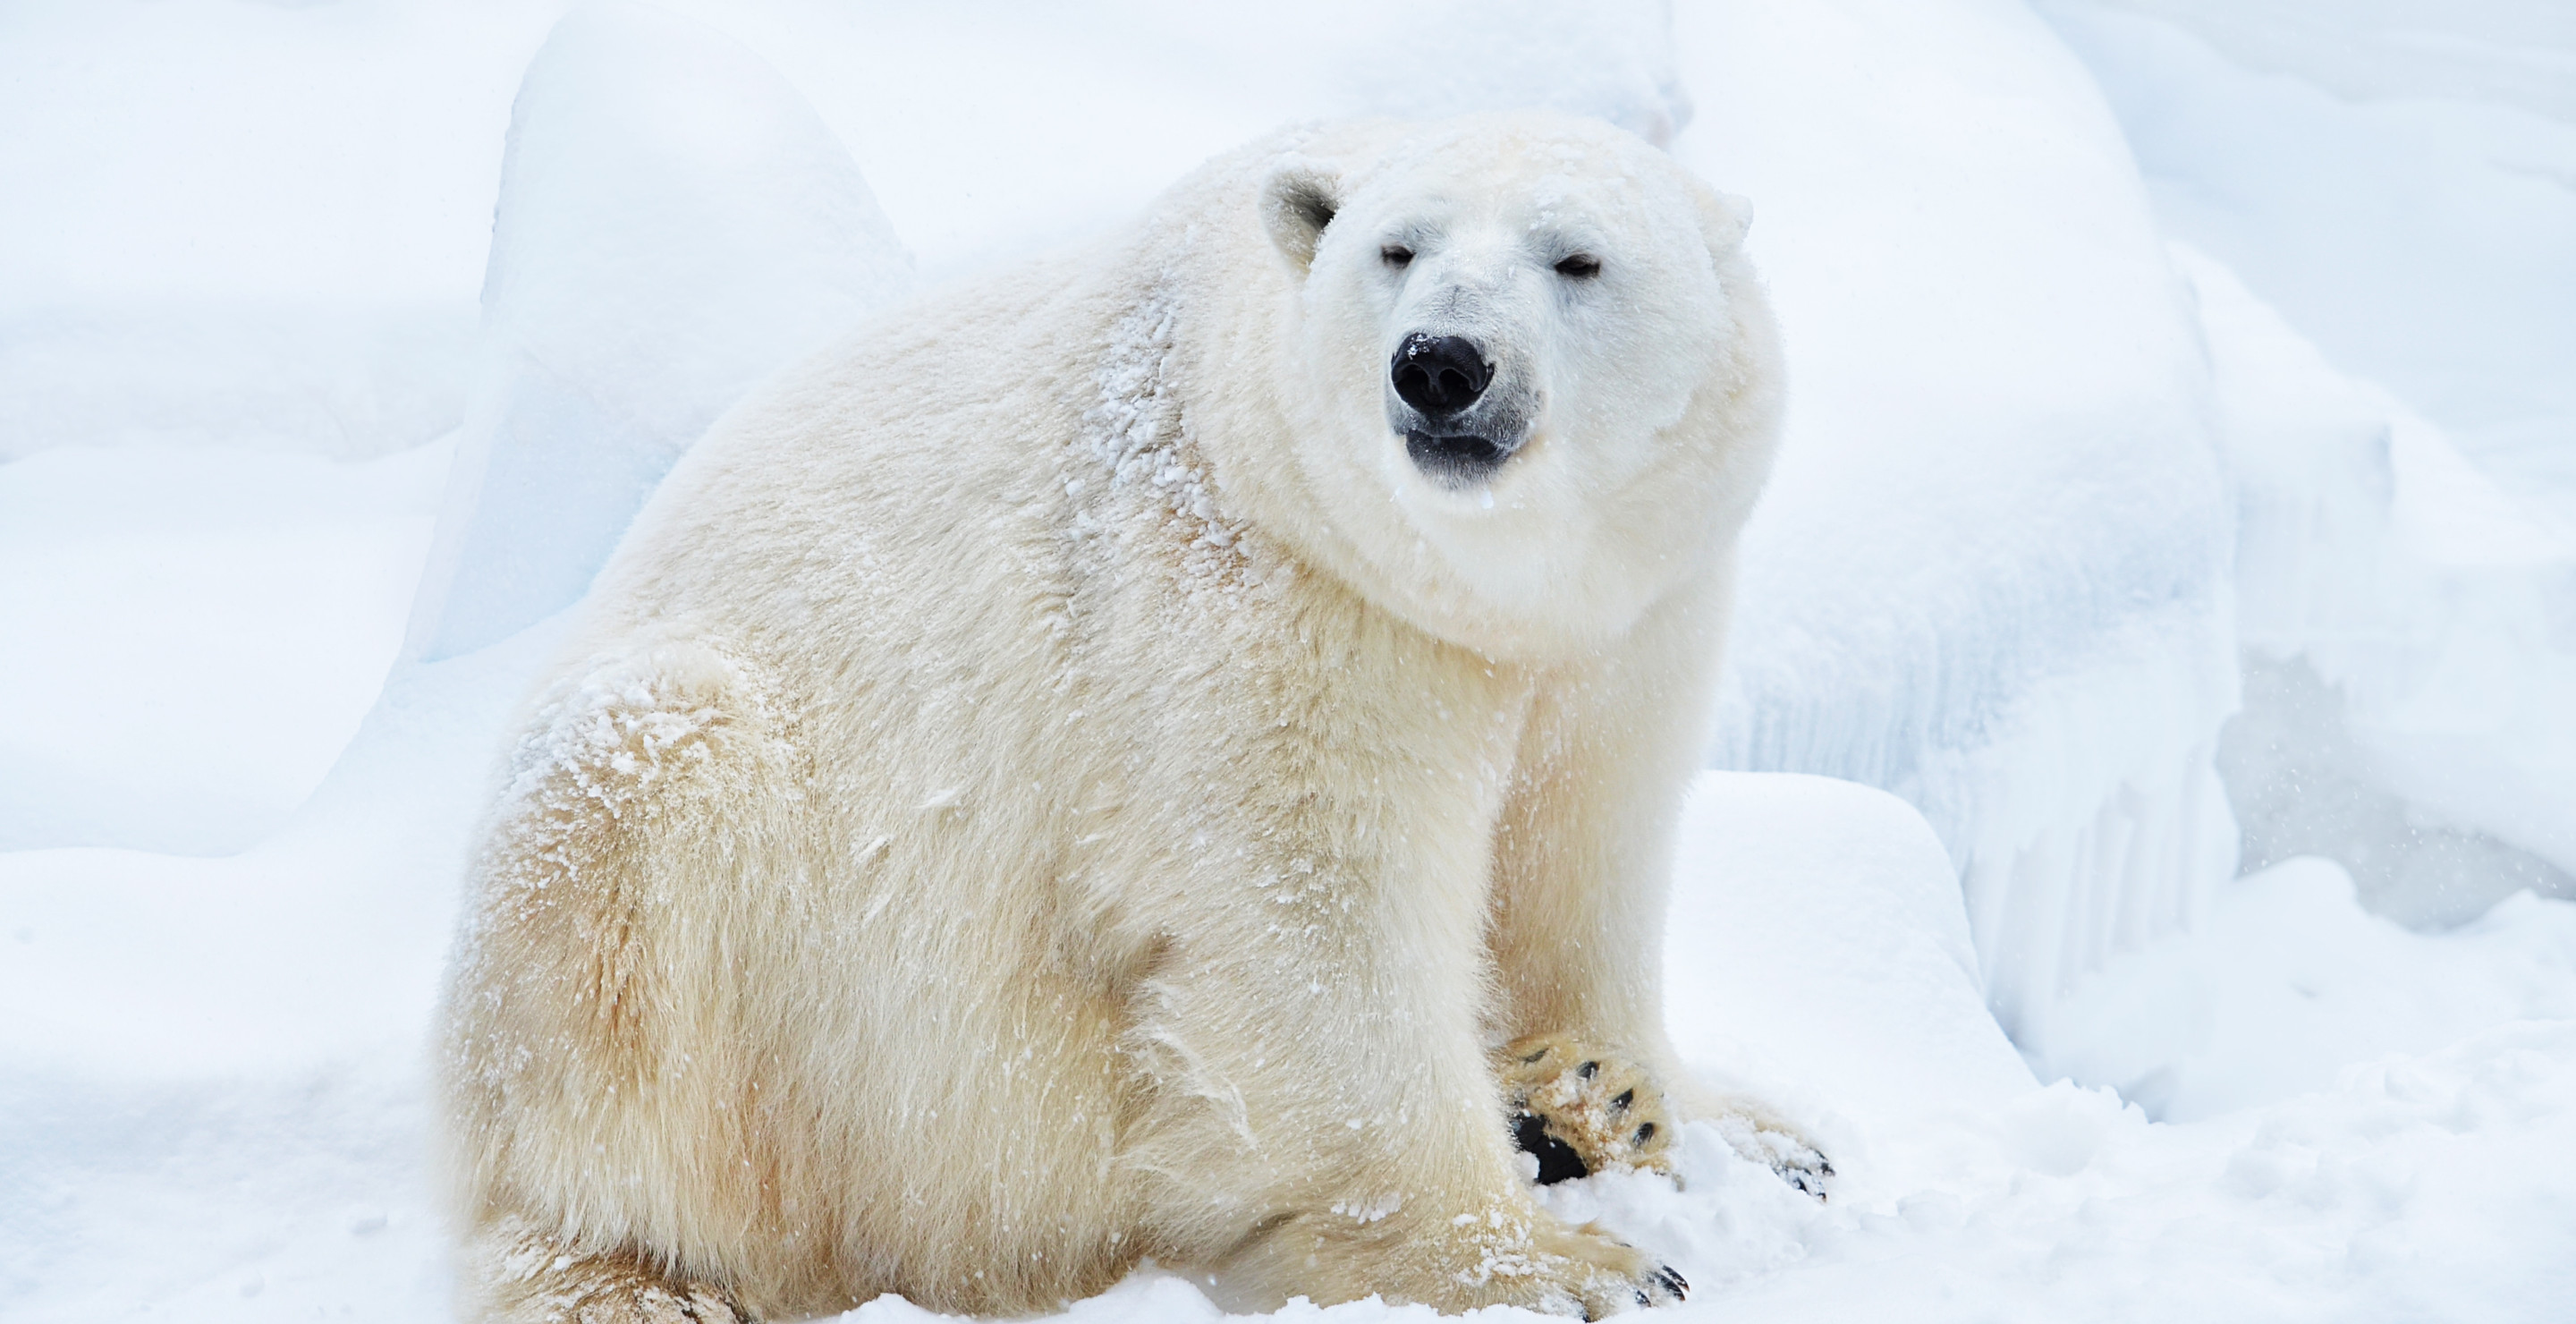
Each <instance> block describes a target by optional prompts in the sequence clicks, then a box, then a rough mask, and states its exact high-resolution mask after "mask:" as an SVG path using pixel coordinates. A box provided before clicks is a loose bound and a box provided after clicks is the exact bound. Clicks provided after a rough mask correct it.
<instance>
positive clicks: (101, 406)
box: [0, 0, 550, 460]
mask: <svg viewBox="0 0 2576 1324" xmlns="http://www.w3.org/2000/svg"><path fill="white" fill-rule="evenodd" d="M549 20H550V15H548V14H547V13H545V12H544V6H538V5H529V4H525V3H520V0H434V2H423V0H352V2H350V3H344V4H340V5H335V6H333V7H331V9H330V11H329V12H327V13H318V14H317V13H313V12H303V11H299V10H298V9H296V8H294V7H285V6H243V5H240V4H236V3H230V2H229V0H167V2H160V0H155V2H153V3H138V2H137V0H21V2H20V3H13V4H10V5H8V6H7V7H6V9H5V11H0V124H6V125H9V126H11V131H10V132H7V133H0V198H6V199H8V200H9V203H8V205H7V206H0V460H5V459H14V458H16V457H19V456H23V455H28V454H33V453H34V452H36V451H38V450H41V449H45V448H48V447H53V446H97V445H126V444H153V445H189V446H198V445H213V446H234V447H243V448H249V449H262V450H276V451H293V452H300V453H306V454H317V455H327V456H330V457H332V458H336V459H367V458H374V457H377V456H382V455H387V454H391V453H393V452H395V451H400V450H406V449H409V448H411V447H413V446H416V445H419V444H422V443H424V442H427V441H430V440H433V439H435V438H437V437H439V436H441V435H443V434H444V433H446V432H448V431H449V430H451V429H453V428H454V427H455V426H456V425H457V423H458V422H459V421H460V420H461V419H462V418H463V415H464V401H465V373H464V369H465V367H466V364H467V362H468V360H469V356H470V353H471V349H472V345H473V332H474V309H473V299H474V289H475V283H476V281H477V280H478V279H479V278H480V275H481V272H482V267H483V256H484V247H485V240H486V238H487V236H488V234H489V232H490V227H491V215H492V190H493V185H494V183H495V181H496V180H497V179H498V178H499V175H500V165H501V131H502V129H503V127H504V126H505V125H506V124H507V122H508V117H509V100H508V98H509V89H510V88H511V86H512V85H513V84H514V83H515V82H516V80H517V78H518V75H519V72H520V70H521V69H523V68H525V67H526V65H527V61H528V54H529V52H531V51H533V50H534V49H535V48H536V45H537V42H538V40H539V39H540V38H541V37H542V36H543V35H544V32H545V27H546V24H547V22H548V21H549Z"/></svg>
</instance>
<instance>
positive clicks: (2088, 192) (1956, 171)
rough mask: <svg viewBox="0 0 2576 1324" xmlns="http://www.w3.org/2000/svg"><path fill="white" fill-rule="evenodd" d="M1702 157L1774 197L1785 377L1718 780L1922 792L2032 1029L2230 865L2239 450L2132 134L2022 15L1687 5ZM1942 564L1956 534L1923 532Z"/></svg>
mask: <svg viewBox="0 0 2576 1324" xmlns="http://www.w3.org/2000/svg"><path fill="white" fill-rule="evenodd" d="M1676 44H1677V46H1678V48H1679V50H1680V52H1681V55H1682V60H1683V69H1684V73H1685V77H1686V79H1687V81H1688V83H1689V85H1690V86H1691V87H1692V88H1693V89H1694V92H1695V95H1696V96H1697V97H1698V98H1699V105H1700V118H1699V120H1698V122H1697V123H1696V125H1695V126H1694V127H1693V128H1692V129H1690V130H1689V131H1688V132H1686V133H1685V134H1684V135H1683V137H1682V139H1681V140H1680V142H1679V143H1678V145H1677V149H1676V150H1677V151H1678V152H1679V153H1680V155H1681V156H1682V158H1683V159H1684V160H1686V161H1689V162H1691V163H1692V164H1693V165H1696V166H1698V167H1699V168H1700V169H1701V170H1702V172H1703V173H1704V174H1706V175H1707V176H1708V177H1709V178H1711V179H1715V180H1719V181H1723V182H1724V184H1725V186H1726V187H1727V188H1730V189H1733V190H1736V191H1739V192H1742V193H1745V194H1747V195H1749V196H1751V197H1752V198H1753V199H1754V206H1755V220H1754V223H1753V228H1752V232H1751V238H1750V246H1751V248H1752V250H1753V256H1754V258H1755V260H1756V261H1757V262H1759V263H1760V265H1761V268H1762V270H1763V272H1764V274H1765V276H1766V277H1767V278H1768V279H1769V281H1770V283H1771V286H1772V290H1773V293H1774V296H1775V298H1776V300H1777V302H1778V305H1779V309H1780V319H1781V324H1782V328H1783V334H1784V335H1785V336H1786V338H1787V341H1788V351H1789V363H1790V368H1791V372H1792V374H1793V379H1792V385H1791V391H1790V407H1789V420H1788V429H1787V434H1786V436H1785V437H1784V439H1783V442H1782V447H1781V458H1780V462H1779V466H1778V468H1777V470H1776V471H1775V473H1774V476H1773V478H1772V483H1771V487H1770V489H1769V491H1768V492H1767V493H1766V494H1765V495H1764V498H1763V502H1762V505H1761V507H1760V509H1759V510H1758V511H1757V512H1756V514H1755V516H1754V520H1753V524H1752V526H1751V527H1750V528H1749V529H1748V531H1747V533H1746V537H1745V550H1744V569H1743V586H1742V591H1741V601H1740V604H1739V606H1738V609H1737V616H1736V626H1735V635H1734V643H1733V649H1732V656H1731V660H1730V671H1729V680H1728V691H1727V694H1726V696H1725V699H1724V708H1723V718H1722V734H1721V736H1720V738H1719V743H1718V746H1717V748H1716V749H1715V750H1714V751H1713V759H1714V761H1715V762H1716V763H1717V764H1718V765H1719V766H1722V767H1734V768H1746V769H1759V770H1780V771H1793V772H1812V773H1823V774H1827V775H1831V776H1836V777H1843V778H1847V779H1850V780H1854V781H1861V782H1866V783H1869V784H1871V785H1874V786H1880V787H1884V788H1886V789H1889V790H1893V791H1895V792H1897V793H1898V794H1900V795H1903V796H1904V797H1905V798H1907V799H1908V800H1910V801H1912V802H1913V803H1914V804H1915V805H1917V806H1918V807H1920V808H1921V809H1922V810H1923V811H1924V813H1925V815H1926V816H1927V817H1929V818H1930V819H1931V821H1932V823H1933V826H1934V827H1935V828H1936V829H1937V830H1938V831H1939V832H1940V834H1941V837H1942V840H1943V842H1944V843H1945V844H1946V845H1947V846H1948V847H1949V849H1950V852H1951V855H1952V858H1953V859H1954V860H1955V861H1956V863H1957V864H1958V865H1959V867H1960V871H1961V873H1962V875H1963V876H1964V879H1965V884H1966V888H1967V892H1968V902H1969V914H1970V919H1971V923H1972V925H1973V926H1974V929H1975V932H1976V937H1977V945H1978V951H1979V954H1980V956H1981V957H1982V958H1983V963H1984V976H1985V984H1986V988H1987V992H1988V996H1989V998H1990V999H1991V1000H1992V1002H1993V1004H1994V1006H1995V1007H1996V1009H1997V1011H1998V1012H1999V1013H2000V1014H2001V1015H2002V1016H2003V1018H2004V1023H2005V1026H2006V1028H2007V1029H2009V1030H2011V1031H2013V1032H2014V1033H2015V1034H2016V1035H2024V1034H2029V1033H2034V1032H2036V1031H2037V1029H2038V1028H2039V1026H2040V1024H2041V1023H2042V1022H2043V1021H2044V1019H2045V1017H2046V1016H2047V1014H2048V1012H2049V1010H2050V1008H2051V1006H2052V1005H2053V1003H2054V1002H2055V1000H2056V999H2057V998H2058V997H2059V996H2060V995H2062V994H2063V993H2064V992H2065V991H2066V990H2067V988H2069V987H2070V986H2071V985H2072V984H2073V982H2074V981H2075V980H2077V979H2078V978H2079V977H2080V976H2082V975H2083V974H2084V973H2085V972H2086V971H2088V970H2090V969H2092V968H2094V967H2095V966H2097V965H2098V964H2099V963H2100V961H2101V960H2102V959H2104V958H2105V957H2107V956H2108V955H2109V954H2110V953H2111V952H2113V951H2117V950H2123V949H2126V948H2131V947H2134V946H2136V945H2138V944H2140V943H2142V942H2145V941H2147V940H2148V939H2150V938H2152V937H2154V936H2156V935H2158V934H2161V933H2165V932H2169V931H2172V930H2173V929H2175V928H2177V927H2180V926H2183V925H2186V924H2188V923H2189V922H2190V920H2191V919H2192V918H2193V917H2194V916H2195V915H2197V914H2198V913H2200V911H2201V909H2202V908H2203V906H2205V904H2206V897H2207V894H2208V892H2209V890H2210V889H2211V888H2213V887H2215V886H2216V885H2217V884H2218V883H2220V882H2221V881H2223V880H2224V879H2226V878H2227V877H2228V876H2229V875H2230V874H2231V873H2232V872H2233V867H2234V863H2235V860H2234V836H2235V834H2234V830H2233V827H2232V825H2231V824H2230V823H2229V821H2228V812H2227V809H2226V806H2225V803H2224V801H2223V799H2222V792H2221V791H2220V788H2219V784H2218V780H2217V777H2216V773H2215V771H2214V768H2213V766H2212V757H2213V753H2214V751H2215V748H2216V745H2217V740H2218V731H2219V726H2220V724H2221V723H2222V722H2223V721H2224V720H2225V718H2226V716H2227V714H2228V713H2229V712H2230V711H2231V710H2232V709H2233V708H2234V706H2235V702H2236V676H2235V667H2234V651H2235V642H2234V639H2233V634H2232V625H2233V622H2232V620H2231V616H2230V612H2229V609H2228V604H2227V592H2228V583H2227V578H2228V546H2229V538H2230V533H2231V529H2230V510H2229V503H2228V501H2227V499H2226V495H2225V494H2226V474H2225V472H2224V469H2223V459H2222V454H2221V451H2220V448H2219V444H2218V441H2217V439H2216V438H2215V437H2214V436H2213V435H2212V432H2211V428H2210V426H2209V421H2208V416H2209V412H2210V410H2209V386H2208V380H2207V372H2206V369H2205V367H2204V363H2203V358H2202V354H2201V348H2200V344H2199V339H2198V335H2197V328H2196V326H2195V325H2194V320H2193V317H2192V312H2191V305H2190V302H2189V298H2188V291H2187V289H2186V288H2185V287H2184V286H2183V285H2182V283H2181V282H2180V281H2179V280H2178V279H2177V278H2176V276H2175V275H2174V273H2173V270H2172V267H2171V265H2170V263H2169V262H2168V260H2167V258H2166V254H2165V249H2164V246H2163V242H2162V240H2161V238H2160V237H2159V236H2158V234H2157V233H2156V231H2155V228H2154V226H2153V223H2152V221H2151V219H2150V217H2149V215H2148V211H2147V207H2146V199H2145V194H2144V191H2143V189H2142V188H2141V186H2140V184H2139V181H2138V178H2137V175H2136V173H2135V171H2134V169H2133V168H2132V167H2131V165H2130V162H2129V157H2128V153H2127V149H2126V148H2125V147H2124V145H2123V144H2122V141H2121V138H2120V133H2119V128H2118V126H2117V125H2116V124H2115V123H2114V122H2113V121H2112V119H2111V117H2110V115H2109V113H2108V111H2107V109H2106V108H2105V107H2104V105H2103V104H2102V101H2101V98H2100V95H2099V94H2098V93H2097V92H2096V91H2095V90H2094V88H2093V86H2092V84H2091V82H2090V80H2089V79H2087V78H2086V77H2085V75H2084V72H2083V70H2082V68H2081V66H2079V65H2078V64H2077V63H2076V62H2075V61H2074V59H2073V58H2072V57H2071V56H2069V55H2068V54H2067V52H2066V51H2065V49H2064V48H2063V47H2062V46H2061V45H2059V44H2058V43H2057V42H2056V40H2055V39H2054V38H2053V37H2052V36H2051V35H2050V33H2049V32H2048V30H2047V29H2046V28H2045V27H2043V26H2041V25H2040V24H2039V23H2038V22H2037V20H2035V19H2033V18H2032V17H2031V16H2030V15H2029V14H2027V13H2024V12H2022V11H2020V10H2019V9H2017V8H2014V7H2011V6H2003V5H1986V4H1969V3H1935V4H1913V3H1870V2H1867V0H1851V2H1849V3H1833V4H1812V5H1798V6H1734V7H1725V8H1722V9H1711V10H1691V11H1684V13H1683V14H1682V15H1681V16H1680V21H1679V23H1678V24H1677V34H1676ZM1931 547H1939V548H1940V549H1941V553H1940V555H1937V556H1927V555H1925V554H1924V551H1925V549H1926V548H1931Z"/></svg>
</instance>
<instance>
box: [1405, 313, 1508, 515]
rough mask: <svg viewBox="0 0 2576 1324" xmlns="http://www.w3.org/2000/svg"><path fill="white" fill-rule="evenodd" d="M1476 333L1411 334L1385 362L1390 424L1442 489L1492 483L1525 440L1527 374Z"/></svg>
mask: <svg viewBox="0 0 2576 1324" xmlns="http://www.w3.org/2000/svg"><path fill="white" fill-rule="evenodd" d="M1506 357H1507V356H1503V355H1498V354H1496V353H1495V352H1494V350H1493V349H1492V347H1491V346H1489V345H1487V344H1485V343H1484V342H1483V341H1482V340H1481V339H1479V338H1478V337H1476V336H1474V335H1461V334H1457V333H1454V332H1441V331H1428V330H1425V331H1414V332H1412V333H1410V334H1408V335H1406V336H1405V337H1404V339H1403V340H1402V341H1401V342H1399V343H1398V344H1397V345H1396V347H1395V354H1394V356H1393V357H1392V358H1390V359H1389V360H1388V361H1387V365H1386V389H1387V402H1386V414H1387V422H1388V423H1389V424H1390V425H1392V426H1393V427H1394V429H1395V430H1396V432H1397V433H1399V434H1401V435H1402V436H1403V438H1404V453H1405V455H1406V457H1407V458H1409V459H1411V460H1412V461H1413V466H1414V467H1415V468H1416V469H1419V470H1421V471H1422V472H1423V474H1424V475H1425V476H1427V477H1429V478H1431V479H1432V480H1434V481H1436V482H1438V483H1440V484H1441V485H1442V486H1444V487H1467V486H1472V485H1474V484H1477V483H1481V482H1483V481H1485V480H1486V479H1488V478H1491V477H1492V476H1493V474H1494V471H1495V470H1497V469H1500V468H1501V467H1502V465H1503V461H1505V460H1508V459H1510V458H1511V457H1512V452H1513V451H1516V450H1518V449H1520V446H1521V443H1522V442H1523V441H1525V440H1527V439H1528V432H1529V418H1528V414H1529V406H1528V402H1527V400H1526V398H1525V397H1527V395H1528V394H1529V392H1528V389H1527V386H1526V377H1527V373H1526V372H1525V371H1524V372H1517V373H1516V372H1515V371H1514V370H1513V369H1512V368H1511V366H1510V364H1509V363H1508V362H1506V361H1504V360H1505V359H1506Z"/></svg>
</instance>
